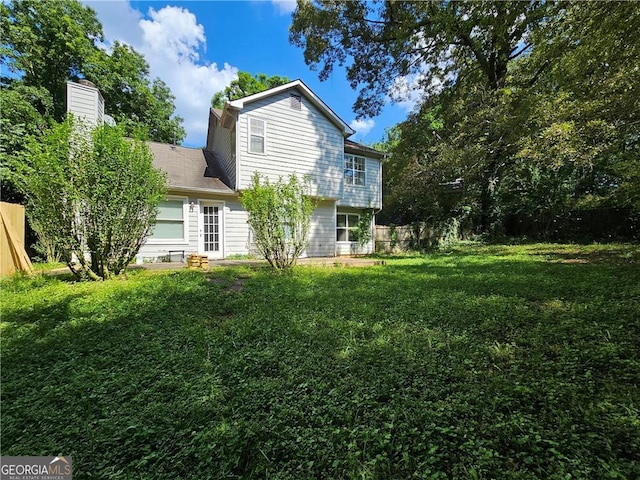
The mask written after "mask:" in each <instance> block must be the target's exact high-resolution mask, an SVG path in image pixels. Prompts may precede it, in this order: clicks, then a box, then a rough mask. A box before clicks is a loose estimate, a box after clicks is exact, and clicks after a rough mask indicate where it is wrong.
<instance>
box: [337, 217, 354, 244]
mask: <svg viewBox="0 0 640 480" xmlns="http://www.w3.org/2000/svg"><path fill="white" fill-rule="evenodd" d="M336 219H337V221H336V240H337V241H338V242H357V241H358V238H357V233H358V232H357V228H358V222H359V221H360V215H354V214H347V213H338V215H337V217H336Z"/></svg>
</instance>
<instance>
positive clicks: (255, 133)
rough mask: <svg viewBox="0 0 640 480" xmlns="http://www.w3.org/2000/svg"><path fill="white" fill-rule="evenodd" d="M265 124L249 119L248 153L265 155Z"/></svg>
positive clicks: (257, 119)
mask: <svg viewBox="0 0 640 480" xmlns="http://www.w3.org/2000/svg"><path fill="white" fill-rule="evenodd" d="M266 133H267V123H266V122H265V121H264V120H261V119H259V118H253V117H249V153H265V151H266V143H267V142H266V137H267V135H266Z"/></svg>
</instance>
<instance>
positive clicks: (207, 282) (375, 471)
mask: <svg viewBox="0 0 640 480" xmlns="http://www.w3.org/2000/svg"><path fill="white" fill-rule="evenodd" d="M1 290H2V331H1V334H2V358H1V360H2V417H1V428H2V430H1V432H2V433H1V434H2V438H1V440H2V443H1V449H2V451H1V453H2V455H57V454H63V455H71V456H73V464H74V475H75V476H74V478H77V479H86V478H136V479H139V478H172V479H191V478H192V479H206V478H215V479H218V478H220V479H222V478H252V479H265V478H269V479H306V478H309V479H311V478H314V479H316V478H318V479H347V478H348V479H356V478H357V479H374V478H375V479H410V478H471V479H482V478H485V479H489V478H519V479H532V478H541V479H569V478H570V479H577V478H585V479H600V478H627V479H636V478H640V249H639V248H638V247H637V246H630V245H617V246H598V245H594V246H574V245H533V246H517V247H509V246H487V247H474V246H469V247H462V248H458V249H452V250H450V251H448V252H441V253H437V254H432V255H426V256H415V257H402V258H395V259H393V258H391V259H388V260H387V261H386V265H385V266H382V265H381V266H374V267H366V268H355V267H353V268H320V267H310V266H304V267H298V268H296V269H295V271H293V272H292V273H291V274H287V275H280V276H278V275H275V274H272V273H271V272H270V271H269V270H267V269H264V268H254V269H249V268H244V267H234V268H223V269H216V270H214V271H212V272H209V273H199V272H189V271H180V272H159V273H150V272H133V273H131V274H129V277H128V278H127V279H117V280H113V281H109V282H105V283H73V282H71V281H70V280H67V279H65V278H64V277H49V276H46V277H45V276H36V277H33V278H26V277H22V278H19V277H18V278H12V279H9V280H5V281H3V282H2V284H1Z"/></svg>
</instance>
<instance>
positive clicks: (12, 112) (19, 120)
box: [0, 82, 53, 203]
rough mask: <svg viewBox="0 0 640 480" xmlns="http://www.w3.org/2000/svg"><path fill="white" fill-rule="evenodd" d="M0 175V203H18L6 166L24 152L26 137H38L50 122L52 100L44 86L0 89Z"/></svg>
mask: <svg viewBox="0 0 640 480" xmlns="http://www.w3.org/2000/svg"><path fill="white" fill-rule="evenodd" d="M0 107H1V108H0V166H2V167H0V168H2V169H1V170H0V176H1V178H2V200H3V201H10V202H11V201H13V202H16V201H17V202H18V203H19V202H20V201H21V200H22V196H21V195H20V194H19V192H17V191H16V190H15V188H13V185H12V183H11V178H10V176H8V175H7V174H8V172H7V170H6V168H4V167H6V165H7V164H8V163H9V161H10V160H11V159H15V158H17V157H19V156H20V155H21V154H22V152H23V151H24V146H25V137H27V136H29V135H36V136H37V135H40V134H41V133H42V132H43V131H45V130H46V129H48V127H49V126H50V125H51V123H52V118H51V112H52V110H53V101H52V99H51V96H50V95H49V92H48V91H47V90H46V89H45V88H43V87H29V86H26V85H24V84H22V83H20V82H10V83H9V84H3V85H1V86H0Z"/></svg>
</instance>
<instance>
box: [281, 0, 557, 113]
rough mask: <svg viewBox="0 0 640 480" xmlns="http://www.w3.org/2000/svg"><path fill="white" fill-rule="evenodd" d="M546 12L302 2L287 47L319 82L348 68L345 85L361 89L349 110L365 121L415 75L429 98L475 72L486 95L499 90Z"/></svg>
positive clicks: (516, 6) (534, 4)
mask: <svg viewBox="0 0 640 480" xmlns="http://www.w3.org/2000/svg"><path fill="white" fill-rule="evenodd" d="M550 8H551V6H550V5H549V4H548V3H546V2H539V1H535V0H531V1H525V2H521V1H513V2H486V1H485V2H440V1H427V2H386V1H385V2H382V1H374V2H370V1H367V0H356V1H347V0H342V1H335V2H325V1H317V2H312V1H303V2H300V3H299V4H298V8H297V10H296V11H295V13H294V16H293V23H292V25H291V28H290V32H291V33H290V41H291V42H292V43H293V44H294V45H297V46H299V47H302V48H304V57H305V61H306V62H307V64H309V65H311V67H312V68H314V69H315V68H317V67H318V65H320V64H321V65H322V68H321V71H320V78H321V79H326V78H328V77H329V75H330V74H331V72H332V71H333V67H334V65H335V64H336V63H337V64H338V65H341V66H342V65H348V67H347V78H348V79H349V81H350V82H351V86H352V87H354V88H355V87H357V86H358V85H364V87H363V88H362V89H361V90H360V94H359V97H358V100H357V101H356V104H355V111H356V113H358V114H360V115H363V116H373V115H376V114H378V113H379V112H380V109H381V107H382V105H383V104H384V103H385V101H386V99H387V98H388V94H389V92H390V91H392V90H393V89H392V87H393V86H394V83H395V82H396V79H397V78H398V77H406V76H408V75H418V78H419V83H420V86H421V87H424V88H426V89H427V91H437V87H440V86H442V85H455V84H456V83H457V82H458V80H459V79H460V78H462V77H464V76H465V75H468V74H469V73H471V72H474V71H477V72H479V78H480V79H481V80H482V84H483V85H484V86H486V87H488V88H489V89H490V90H498V89H500V88H502V87H504V85H505V82H506V78H507V70H508V66H509V63H510V62H511V61H512V60H514V59H515V58H518V57H519V56H520V55H522V54H523V53H525V52H526V51H527V49H528V47H529V46H530V45H529V44H528V43H527V37H528V35H529V34H530V32H531V31H532V29H533V28H534V27H535V26H536V25H537V24H538V23H539V22H540V21H541V20H542V19H543V18H544V17H545V15H546V14H547V13H548V12H549V9H550ZM350 60H352V61H350ZM434 89H435V90H434Z"/></svg>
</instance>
